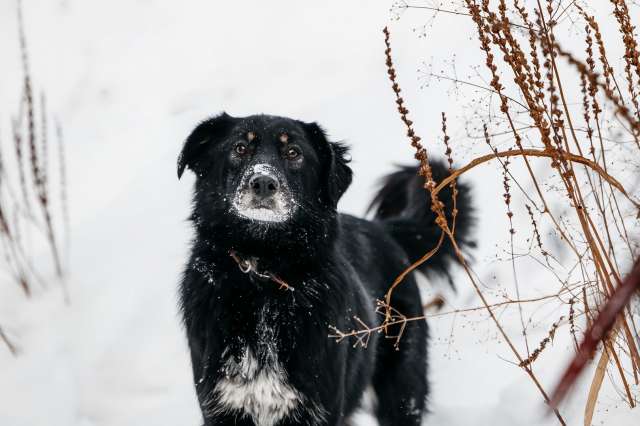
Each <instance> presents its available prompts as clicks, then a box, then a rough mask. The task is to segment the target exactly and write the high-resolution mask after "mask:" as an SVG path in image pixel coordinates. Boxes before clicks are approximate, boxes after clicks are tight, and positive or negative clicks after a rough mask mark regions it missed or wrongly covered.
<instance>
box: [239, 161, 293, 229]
mask: <svg viewBox="0 0 640 426" xmlns="http://www.w3.org/2000/svg"><path fill="white" fill-rule="evenodd" d="M292 209H293V203H292V202H291V195H290V191H289V188H288V187H287V185H286V182H285V181H284V179H283V178H282V176H281V175H280V173H278V171H277V169H275V168H274V167H272V166H270V165H268V164H256V165H254V166H252V167H250V168H248V169H247V170H246V172H245V173H244V175H243V177H242V179H241V180H240V184H239V185H238V189H237V191H236V194H235V197H234V200H233V210H234V212H235V213H236V214H238V215H239V216H241V217H244V218H247V219H251V220H255V221H260V222H284V221H286V220H287V219H289V218H290V217H291V214H292Z"/></svg>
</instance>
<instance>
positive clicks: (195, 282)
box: [178, 114, 471, 426]
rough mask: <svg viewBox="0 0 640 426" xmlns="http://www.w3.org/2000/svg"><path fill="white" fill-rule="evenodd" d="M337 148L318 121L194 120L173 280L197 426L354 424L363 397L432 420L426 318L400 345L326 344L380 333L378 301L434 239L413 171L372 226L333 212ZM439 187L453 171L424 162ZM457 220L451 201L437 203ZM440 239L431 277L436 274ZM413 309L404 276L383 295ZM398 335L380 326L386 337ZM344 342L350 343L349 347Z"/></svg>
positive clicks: (411, 288) (342, 176)
mask: <svg viewBox="0 0 640 426" xmlns="http://www.w3.org/2000/svg"><path fill="white" fill-rule="evenodd" d="M346 153H347V148H346V147H345V146H343V145H341V144H338V143H334V142H329V141H327V139H326V137H325V134H324V132H323V131H322V129H321V128H320V127H319V126H318V125H317V124H315V123H304V122H301V121H296V120H292V119H288V118H282V117H273V116H267V115H257V116H251V117H247V118H233V117H231V116H229V115H227V114H222V115H219V116H217V117H214V118H211V119H209V120H207V121H205V122H203V123H201V124H200V125H199V126H198V127H196V129H195V130H194V131H193V133H191V135H190V136H189V137H188V139H187V141H186V142H185V144H184V148H183V150H182V153H181V154H180V158H179V160H178V177H180V176H181V175H182V173H183V171H184V169H185V168H186V167H188V168H189V169H191V170H192V171H193V172H195V174H196V184H195V193H194V202H193V212H192V215H191V220H192V221H193V224H194V227H195V240H194V242H193V247H192V254H191V258H190V260H189V263H188V264H187V267H186V269H185V272H184V277H183V280H182V286H181V308H182V312H183V315H184V323H185V326H186V331H187V336H188V340H189V347H190V350H191V359H192V364H193V374H194V380H195V385H196V390H197V394H198V399H199V402H200V407H201V409H202V413H203V416H204V419H205V424H206V425H256V426H275V425H281V426H285V425H348V424H349V417H350V415H351V414H352V413H353V412H354V411H355V410H356V409H357V408H358V407H359V406H360V404H361V403H362V399H363V394H364V393H365V389H367V388H368V387H369V386H371V387H372V389H373V391H374V393H375V396H376V399H377V404H376V405H377V408H376V415H377V417H378V419H379V422H380V424H381V425H383V426H386V425H394V426H411V425H419V424H420V422H421V418H422V416H423V414H424V413H425V411H426V407H425V405H426V398H427V394H428V390H429V386H428V382H427V324H426V322H425V321H415V322H410V323H408V324H407V326H406V329H405V330H404V334H403V337H402V339H401V340H400V342H399V348H397V350H396V348H394V342H393V340H390V339H384V338H379V336H378V334H377V333H373V334H372V335H371V336H370V337H371V338H370V341H369V344H368V347H367V348H362V347H353V345H352V344H350V343H349V342H342V343H337V342H336V341H335V339H330V338H329V337H328V335H329V334H330V326H335V327H337V328H338V329H340V330H351V329H353V328H355V327H357V324H356V323H355V322H354V321H355V320H354V317H358V318H359V319H360V320H361V321H363V322H364V323H366V324H371V325H374V324H377V323H379V322H380V316H379V315H377V314H376V313H375V309H376V299H382V298H383V296H384V294H385V292H386V290H387V289H388V287H389V285H390V283H391V282H392V281H393V279H394V278H396V276H397V275H398V274H399V273H400V272H401V271H403V270H404V269H405V268H406V267H407V266H408V265H409V264H410V262H412V261H415V260H417V259H418V258H419V257H420V256H422V255H423V254H424V253H425V252H427V251H428V250H430V249H432V248H433V247H434V246H435V245H436V243H437V240H438V238H439V235H440V232H439V229H438V227H437V226H436V224H435V223H434V214H433V213H432V212H431V210H430V206H429V201H428V196H427V194H426V192H425V191H424V189H423V188H422V184H421V178H419V177H418V176H417V175H416V171H417V169H416V168H403V169H401V170H400V171H398V172H396V173H394V174H392V175H390V176H389V177H388V178H387V179H386V182H385V184H384V186H383V188H382V190H381V191H380V193H379V194H378V195H377V197H376V198H375V199H374V202H373V203H372V207H373V208H374V209H375V210H376V214H375V218H374V220H372V221H368V220H363V219H358V218H355V217H352V216H349V215H345V214H339V213H337V212H336V206H337V203H338V200H339V199H340V197H341V196H342V194H343V193H344V192H345V190H346V189H347V187H348V186H349V184H350V183H351V174H352V173H351V169H350V168H349V167H348V165H347V163H348V160H347V159H346V158H345V155H346ZM433 167H434V173H435V177H436V179H441V178H442V177H444V176H445V175H446V174H447V169H446V167H445V166H444V165H443V164H441V163H434V164H433ZM458 190H459V194H458V196H457V207H458V210H459V211H460V214H459V215H458V218H457V225H456V233H457V236H458V240H459V241H460V242H461V243H462V244H468V243H469V241H468V239H467V234H468V231H469V228H470V227H471V221H470V218H469V215H468V212H469V205H470V201H469V194H468V188H466V187H465V186H464V185H460V184H459V185H458ZM441 197H442V199H443V201H445V204H446V206H447V211H451V208H452V201H451V199H450V197H451V194H450V193H449V192H448V190H447V191H445V192H443V193H442V194H441ZM453 258H454V256H453V251H452V248H451V247H449V246H447V245H444V246H443V247H442V248H441V250H440V251H439V252H438V254H437V255H436V256H435V257H433V258H432V259H430V261H429V262H427V263H426V264H425V269H426V271H425V272H428V271H435V272H442V273H446V271H447V268H448V266H449V263H450V262H451V260H452V259H453ZM392 306H393V307H394V308H395V309H397V311H398V312H400V313H402V314H403V315H405V316H407V317H412V316H418V315H421V314H422V304H421V301H420V295H419V293H418V288H417V286H416V282H415V279H414V277H412V276H408V277H407V278H406V279H405V281H404V282H403V283H402V284H401V285H400V286H399V287H397V290H396V291H395V293H394V294H393V299H392ZM398 331H399V329H397V328H396V329H394V327H390V328H389V329H388V330H387V332H388V334H391V335H392V334H394V333H397V332H398ZM351 343H353V342H351Z"/></svg>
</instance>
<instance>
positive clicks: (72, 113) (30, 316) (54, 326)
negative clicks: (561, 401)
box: [0, 0, 640, 426]
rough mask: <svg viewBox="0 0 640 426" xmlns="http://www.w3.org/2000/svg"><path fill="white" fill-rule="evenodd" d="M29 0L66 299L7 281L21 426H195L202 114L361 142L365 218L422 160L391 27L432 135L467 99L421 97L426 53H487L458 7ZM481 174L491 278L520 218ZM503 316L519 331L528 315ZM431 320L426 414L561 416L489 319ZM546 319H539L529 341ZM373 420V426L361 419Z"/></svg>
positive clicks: (9, 390) (7, 64) (575, 411)
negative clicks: (66, 201) (182, 155)
mask: <svg viewBox="0 0 640 426" xmlns="http://www.w3.org/2000/svg"><path fill="white" fill-rule="evenodd" d="M24 3H25V16H26V30H27V35H28V42H29V50H30V59H31V66H32V70H33V74H34V79H35V82H36V86H37V87H40V88H46V93H47V97H48V100H49V106H50V110H51V111H52V112H54V113H55V115H56V116H57V117H59V120H60V122H61V123H62V126H63V128H64V132H65V140H66V143H67V146H66V148H67V152H68V162H67V165H68V168H69V181H70V188H69V190H70V195H69V198H70V203H71V216H72V226H73V231H72V232H73V235H72V243H71V271H72V276H71V281H70V283H69V286H70V296H71V302H70V304H69V305H67V304H65V303H64V300H63V297H62V292H61V291H60V290H58V289H56V288H49V289H46V290H39V291H38V292H37V294H36V295H35V296H34V297H33V299H32V300H25V299H24V297H23V296H22V295H21V293H20V292H19V291H18V289H15V288H13V285H10V284H9V283H2V284H1V285H0V324H2V326H3V327H4V328H6V329H7V331H8V332H9V333H10V334H11V336H12V337H13V339H14V341H15V343H16V344H17V345H18V347H19V348H20V354H19V356H17V357H12V356H11V355H10V354H9V353H8V352H7V351H6V350H5V348H4V347H2V346H0V377H1V378H2V379H0V401H1V403H0V424H1V425H7V426H40V425H47V426H57V425H60V426H116V425H117V426H127V425H131V426H133V425H139V424H141V423H142V424H148V425H154V426H164V425H167V426H169V425H176V424H180V425H198V424H199V421H200V414H199V410H198V407H197V403H196V397H195V393H194V390H193V384H192V378H191V370H190V365H189V360H188V353H187V348H186V344H185V339H184V336H183V333H182V330H181V326H180V324H179V316H178V312H177V307H176V291H177V281H178V277H179V274H180V271H181V267H182V264H183V262H184V260H185V259H186V254H187V245H188V243H189V239H190V230H189V226H188V223H187V222H186V220H185V218H186V216H187V214H188V210H189V197H190V191H191V185H192V183H193V177H192V176H191V175H190V174H189V175H188V176H187V174H186V175H185V177H183V179H182V180H181V181H178V180H177V178H176V173H175V165H176V160H177V156H178V153H179V150H180V148H181V146H182V141H183V140H184V138H185V137H186V136H187V135H188V133H189V132H190V131H191V130H192V128H193V127H194V126H195V125H196V123H197V122H199V121H200V120H202V119H203V118H205V117H207V116H210V115H214V114H217V113H219V112H220V111H222V110H226V111H227V112H228V113H230V114H231V115H238V116H240V115H249V114H253V113H259V112H265V113H269V114H277V115H288V116H293V117H296V118H300V119H303V120H308V121H316V120H317V121H318V122H319V123H320V124H321V125H323V127H324V128H326V129H327V130H328V133H329V135H330V137H332V138H334V139H340V140H343V139H344V140H345V141H347V142H348V143H349V144H350V145H351V146H352V147H353V151H352V157H353V163H352V166H353V168H354V171H355V179H354V184H353V185H352V187H351V188H350V190H349V191H347V193H346V195H345V197H344V199H343V200H342V202H341V209H342V210H343V211H347V212H351V213H356V214H362V212H363V210H364V207H365V205H366V203H367V201H368V200H369V198H370V196H371V195H372V194H373V191H374V188H375V183H376V180H377V179H378V178H379V177H381V176H382V175H383V174H384V173H386V172H388V171H391V170H392V169H393V165H394V164H397V163H410V162H411V161H412V152H411V149H410V147H409V146H408V143H407V141H406V140H405V139H404V136H403V135H404V133H405V132H404V129H403V127H402V124H401V122H400V120H399V118H398V117H397V113H396V111H395V109H394V105H395V104H394V99H393V96H392V92H391V89H390V87H389V82H388V81H387V76H386V70H385V68H384V57H383V49H384V45H383V42H382V31H381V29H382V27H383V26H384V25H387V24H390V29H391V31H392V45H393V49H394V50H393V55H394V60H395V62H396V64H397V69H398V75H399V80H400V82H401V84H402V86H403V95H404V97H405V100H406V102H407V104H408V107H409V108H410V110H411V116H412V119H413V120H414V121H415V127H416V129H417V132H418V134H420V135H423V136H424V137H425V140H429V139H432V138H434V137H435V136H437V135H438V134H439V130H438V129H439V128H440V126H439V120H440V112H441V111H447V112H448V113H449V117H450V121H449V123H450V129H451V131H452V133H453V132H454V128H455V126H453V122H454V121H455V120H454V117H455V114H456V113H457V111H459V104H460V103H461V100H460V99H458V98H457V97H456V96H453V95H452V94H451V93H448V92H447V91H446V90H442V89H438V88H437V87H436V86H437V85H436V84H435V83H433V82H432V83H431V84H430V86H429V87H427V88H425V89H420V86H421V84H423V83H424V82H421V81H418V80H417V78H416V76H417V74H416V68H417V67H420V66H422V65H421V61H423V60H424V61H427V62H430V61H431V60H432V58H433V60H434V62H436V63H439V64H443V63H444V62H443V61H445V60H450V59H451V58H452V54H453V52H454V51H455V52H458V55H457V60H458V61H459V64H458V65H457V70H458V71H459V72H462V70H463V69H465V68H464V67H465V66H466V64H470V63H474V62H475V63H481V62H482V59H481V57H480V56H479V52H477V49H475V46H476V40H475V38H473V33H471V32H469V31H468V30H469V28H468V27H466V26H465V25H464V24H463V22H464V21H462V19H463V18H460V17H458V16H451V15H441V16H439V17H438V20H437V21H436V24H434V26H433V27H429V28H428V29H427V36H426V37H424V38H420V37H418V36H417V33H415V32H414V31H413V28H416V27H419V26H420V25H422V24H424V23H425V22H427V21H428V16H429V15H425V14H420V13H418V12H409V13H406V14H404V15H403V16H402V19H400V20H399V21H391V22H390V16H391V15H390V13H389V7H390V3H388V2H379V3H375V4H374V3H372V2H368V1H365V0H353V1H350V2H344V1H337V0H332V1H329V2H314V3H309V2H299V1H292V0H287V1H280V2H264V1H263V2H260V1H243V2H211V1H205V0H198V1H192V2H189V3H188V6H187V5H183V4H181V5H179V6H178V4H177V3H176V2H174V1H170V0H138V1H131V0H112V1H109V2H101V1H97V0H94V1H86V0H85V1H80V0H57V1H45V0H40V1H30V0H24ZM14 17H15V2H14V1H8V0H7V1H4V2H0V52H2V63H3V65H2V68H3V74H2V79H0V99H1V100H2V102H1V103H0V108H2V109H1V110H0V137H1V140H2V142H3V143H6V142H7V140H8V128H9V123H10V121H9V120H10V116H11V114H12V113H13V111H15V110H16V105H17V101H18V99H19V95H20V92H19V82H20V78H21V76H20V66H19V52H18V47H17V44H18V43H17V36H16V34H17V29H16V23H15V19H14ZM452 28H454V29H455V30H454V31H452ZM464 45H468V46H473V47H474V48H461V46H464ZM463 49H464V50H463ZM464 72H465V73H466V72H467V71H464ZM463 134H464V129H460V130H459V131H458V134H453V135H452V136H453V141H455V136H461V135H463ZM435 148H436V149H441V148H442V147H440V146H436V147H435ZM456 150H458V151H457V152H458V153H459V154H458V155H460V156H461V157H463V156H464V155H465V154H468V149H467V148H463V147H457V146H455V145H454V155H455V152H456ZM443 151H444V150H443V149H442V151H439V152H443ZM469 179H470V180H471V181H472V182H473V183H474V191H475V193H476V195H475V198H476V200H478V203H479V208H480V210H479V229H480V235H479V241H480V243H481V245H480V247H479V249H478V250H477V252H476V254H475V256H476V259H477V261H476V264H477V265H479V266H478V268H477V270H478V272H479V274H480V276H482V278H483V279H485V281H487V282H490V281H491V275H492V269H491V268H492V266H494V265H493V264H492V262H493V261H494V260H495V258H492V255H495V253H496V244H501V243H503V242H504V241H505V238H506V236H505V235H501V236H500V238H501V239H499V240H497V239H496V234H497V233H498V231H496V230H501V231H502V232H504V231H506V230H507V229H508V228H507V226H506V225H505V223H504V220H505V219H503V218H504V217H505V216H504V210H503V204H502V201H501V200H500V198H501V194H502V190H501V181H500V176H499V174H498V173H497V172H496V170H495V169H493V168H490V167H482V168H479V170H478V171H476V172H474V173H473V174H471V175H470V177H469ZM484 264H486V267H483V266H482V265H484ZM456 278H457V279H456V281H457V282H458V293H457V294H456V295H454V294H452V293H450V292H448V291H447V290H446V289H443V287H435V288H436V290H430V291H429V293H430V294H433V293H435V292H445V294H447V296H448V298H449V301H450V303H451V305H450V306H447V307H445V308H444V309H445V310H447V309H449V310H450V309H453V308H461V307H469V306H478V305H479V301H478V300H477V297H476V296H475V295H474V293H473V290H472V288H471V286H470V285H469V284H468V282H467V280H466V279H465V278H464V277H463V276H462V275H457V276H456ZM508 279H509V277H508V276H503V275H500V274H498V277H497V280H506V281H507V282H508ZM540 279H541V281H544V277H541V278H540ZM425 285H426V287H430V286H429V284H425ZM434 285H435V284H434ZM536 290H539V289H536V288H533V289H530V292H531V293H535V292H536ZM496 292H497V290H496ZM427 297H428V296H427ZM507 315H510V316H507ZM501 320H502V321H503V323H504V324H505V326H506V328H507V330H508V331H509V332H510V333H511V334H512V335H515V334H517V333H518V330H519V329H520V324H519V320H518V319H517V316H516V315H514V314H513V313H507V314H505V316H504V317H501ZM430 326H431V330H432V336H433V338H432V344H431V375H430V379H431V383H432V389H433V392H432V397H431V411H432V414H431V415H430V417H429V418H428V420H427V422H426V424H427V425H440V424H446V425H449V426H456V425H469V424H493V425H496V426H500V425H527V426H533V425H535V426H538V425H539V426H542V425H554V424H557V422H556V421H555V420H554V418H553V417H552V416H549V415H545V408H544V405H543V403H542V400H541V397H540V395H539V393H538V391H537V390H536V389H535V387H534V386H533V384H532V383H531V381H530V380H529V379H528V378H527V377H526V376H525V375H524V373H523V372H522V370H521V369H519V368H518V367H516V366H514V365H513V364H512V363H511V362H513V357H512V355H511V354H510V352H509V351H508V349H507V347H506V345H505V344H504V342H502V339H501V338H499V337H498V335H497V332H496V329H495V327H494V326H493V324H492V323H491V322H490V321H489V320H488V318H487V316H486V314H484V313H482V312H476V313H469V314H467V315H447V316H442V317H434V318H431V319H430ZM547 329H548V328H545V327H541V328H536V329H535V331H534V332H532V333H533V337H532V342H536V343H537V342H538V341H539V340H540V339H542V338H543V337H544V335H545V333H546V332H545V330H547ZM565 335H566V333H565ZM553 345H554V347H555V348H556V349H558V350H556V351H554V352H553V353H552V354H551V355H550V354H549V353H545V354H543V355H542V356H541V358H540V360H539V361H538V363H537V364H536V367H535V368H536V372H537V373H539V374H540V376H541V377H543V378H544V379H543V382H544V383H543V385H544V386H545V388H547V389H549V388H550V387H551V386H552V385H553V383H554V379H555V377H557V374H558V373H559V371H560V370H561V368H562V367H563V366H564V365H565V363H566V361H567V360H568V358H569V357H570V356H571V350H570V348H571V342H570V341H568V340H567V339H561V338H558V339H557V340H556V341H555V342H554V343H553ZM605 382H607V381H606V380H605ZM587 388H588V374H587V375H586V378H583V380H582V382H581V383H579V384H578V386H577V388H576V390H577V392H576V393H575V394H574V396H573V397H572V398H571V399H570V400H569V401H568V402H567V403H566V404H565V406H563V407H562V409H563V414H564V415H565V417H566V418H567V419H568V424H582V413H583V407H584V403H585V399H586V389H587ZM601 401H602V402H601V403H600V404H599V405H598V407H597V409H596V414H595V419H594V422H595V423H597V424H615V425H619V426H624V425H631V424H637V423H638V419H639V418H640V414H638V410H632V411H630V410H629V409H628V407H626V406H625V405H624V404H623V403H622V402H621V400H620V398H619V397H618V395H617V394H616V393H615V392H614V391H613V390H612V389H611V388H610V386H609V387H607V385H606V383H605V386H604V388H603V396H602V398H601ZM361 424H362V425H372V424H374V423H373V422H372V421H371V419H370V418H367V416H366V415H363V416H362V421H361Z"/></svg>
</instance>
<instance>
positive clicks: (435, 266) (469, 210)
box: [368, 160, 475, 284]
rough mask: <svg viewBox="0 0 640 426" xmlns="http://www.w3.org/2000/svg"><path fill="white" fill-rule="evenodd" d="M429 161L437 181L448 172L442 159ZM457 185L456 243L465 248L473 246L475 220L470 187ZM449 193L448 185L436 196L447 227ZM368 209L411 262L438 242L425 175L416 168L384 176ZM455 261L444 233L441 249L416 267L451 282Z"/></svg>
mask: <svg viewBox="0 0 640 426" xmlns="http://www.w3.org/2000/svg"><path fill="white" fill-rule="evenodd" d="M430 164H431V169H432V173H433V179H434V180H435V181H436V182H440V181H441V180H442V179H444V178H445V177H447V176H448V175H449V170H448V168H447V166H446V165H445V163H444V162H442V161H433V160H432V161H431V162H430ZM456 187H457V190H458V194H457V196H456V199H455V208H456V209H457V210H458V213H457V215H456V222H455V234H454V235H455V237H456V242H457V244H458V246H459V247H460V248H463V249H465V248H470V247H474V246H475V242H474V241H473V239H472V235H471V231H472V228H473V223H474V218H473V207H472V202H471V188H470V187H469V185H468V184H465V183H460V182H458V183H457V184H456ZM452 195H453V194H452V191H451V188H450V187H449V186H447V187H446V188H445V189H443V190H442V191H440V193H439V194H438V198H439V199H440V201H442V203H444V211H445V213H446V216H447V220H448V222H449V226H451V212H452V211H453V208H454V199H453V198H452ZM368 211H374V213H375V214H374V219H375V220H379V221H381V222H382V224H383V226H384V227H385V228H386V229H387V230H388V231H389V232H390V233H391V235H392V236H393V237H394V238H395V240H396V241H397V242H398V243H400V245H401V246H402V247H403V248H404V250H405V251H406V252H407V255H408V257H409V261H410V262H412V263H413V262H415V261H417V260H418V259H420V258H421V257H422V256H423V255H424V254H425V253H427V252H428V251H430V250H432V249H433V248H434V247H436V246H437V244H438V240H439V238H440V234H441V230H440V227H439V226H438V225H437V224H436V223H435V218H436V215H435V213H434V212H433V211H432V210H431V197H430V195H429V193H428V191H427V190H426V189H424V178H423V177H421V176H419V175H418V167H410V166H403V167H401V168H400V169H399V170H398V171H396V172H394V173H391V174H390V175H388V176H386V177H384V178H383V179H382V188H380V190H379V192H378V194H377V195H376V196H375V197H374V199H373V200H372V201H371V204H370V205H369V208H368ZM454 262H457V257H456V255H455V251H454V248H453V245H452V244H451V242H450V241H449V238H447V237H446V236H445V238H444V241H443V243H442V246H441V247H440V249H439V250H438V251H437V252H436V253H435V255H433V257H431V258H430V259H429V260H428V261H426V262H425V263H423V264H422V265H421V266H420V268H418V269H419V270H420V271H421V272H423V273H425V274H427V275H433V274H436V275H444V276H446V277H447V278H448V279H449V282H451V283H452V281H451V275H450V273H449V269H450V266H451V264H452V263H454ZM452 284H453V283H452Z"/></svg>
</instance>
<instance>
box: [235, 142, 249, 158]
mask: <svg viewBox="0 0 640 426" xmlns="http://www.w3.org/2000/svg"><path fill="white" fill-rule="evenodd" d="M234 149H235V151H236V154H238V155H244V154H246V153H247V145H245V144H243V143H242V142H238V143H237V144H236V146H235V148H234Z"/></svg>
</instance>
